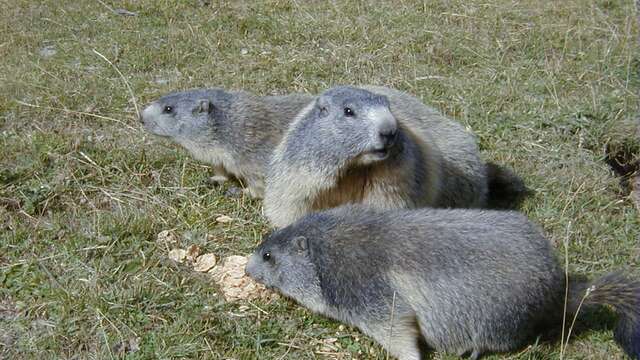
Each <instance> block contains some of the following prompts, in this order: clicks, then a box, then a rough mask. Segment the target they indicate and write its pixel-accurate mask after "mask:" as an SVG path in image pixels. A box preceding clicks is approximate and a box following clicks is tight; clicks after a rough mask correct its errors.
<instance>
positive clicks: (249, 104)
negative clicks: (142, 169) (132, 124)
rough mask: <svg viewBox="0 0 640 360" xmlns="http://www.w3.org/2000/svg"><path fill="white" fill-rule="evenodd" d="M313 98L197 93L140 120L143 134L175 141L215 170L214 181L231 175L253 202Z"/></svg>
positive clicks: (153, 108)
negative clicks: (271, 163)
mask: <svg viewBox="0 0 640 360" xmlns="http://www.w3.org/2000/svg"><path fill="white" fill-rule="evenodd" d="M312 100H313V97H312V96H310V95H304V94H289V95H284V96H256V95H253V94H251V93H248V92H243V91H225V90H222V89H217V88H213V89H198V90H190V91H182V92H176V93H172V94H169V95H166V96H163V97H162V98H160V99H158V100H156V101H154V102H152V103H151V104H150V105H149V106H147V107H146V108H145V109H144V111H143V112H142V113H141V114H140V120H141V122H142V123H143V124H144V126H145V128H146V129H147V130H148V131H150V132H151V133H153V134H156V135H159V136H164V137H168V138H171V139H172V140H173V141H175V142H177V143H178V144H180V145H182V146H183V147H184V148H186V149H187V150H188V151H189V152H190V153H191V155H192V156H193V157H194V158H195V159H196V160H199V161H202V162H205V163H208V164H210V165H212V166H213V170H214V175H215V176H214V177H213V178H212V179H214V180H215V181H216V182H223V181H225V180H226V179H227V175H229V174H230V175H233V176H234V177H236V178H238V179H240V180H241V181H242V183H243V184H244V185H245V187H246V188H245V190H246V191H247V193H248V194H249V195H250V196H252V197H262V194H263V192H264V173H265V170H266V165H267V164H268V161H269V158H270V156H271V153H272V151H273V149H274V148H275V147H276V145H277V144H278V143H279V142H280V139H281V138H282V134H283V132H284V131H285V130H286V129H287V127H288V125H289V122H290V121H291V120H293V118H294V117H295V115H296V114H297V113H298V112H299V111H300V110H301V109H302V108H303V107H304V106H306V105H307V104H308V103H309V102H311V101H312Z"/></svg>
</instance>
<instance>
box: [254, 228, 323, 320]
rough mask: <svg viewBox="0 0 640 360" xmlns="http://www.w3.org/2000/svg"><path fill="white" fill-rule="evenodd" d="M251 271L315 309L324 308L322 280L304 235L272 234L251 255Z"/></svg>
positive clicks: (256, 278)
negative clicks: (273, 235)
mask: <svg viewBox="0 0 640 360" xmlns="http://www.w3.org/2000/svg"><path fill="white" fill-rule="evenodd" d="M245 271H246V273H247V275H249V276H251V277H252V278H253V279H255V280H256V281H258V282H260V283H262V284H264V285H265V286H266V287H269V288H274V289H278V290H279V291H280V292H281V293H283V294H284V295H286V296H288V297H291V298H293V299H296V300H299V299H300V298H301V296H300V295H302V298H303V299H304V300H303V304H304V305H305V306H307V307H309V308H311V309H312V310H314V311H318V312H321V311H323V310H324V302H323V301H322V295H321V292H320V286H319V284H320V280H319V279H318V275H317V273H316V271H315V267H314V266H313V263H311V261H310V259H309V253H308V247H307V239H306V238H304V237H301V236H291V237H289V236H286V235H285V236H275V237H268V238H267V239H266V240H265V241H264V242H263V243H262V244H261V245H260V246H259V247H258V249H256V251H255V252H254V253H253V255H251V257H250V258H249V262H248V263H247V267H246V270H245Z"/></svg>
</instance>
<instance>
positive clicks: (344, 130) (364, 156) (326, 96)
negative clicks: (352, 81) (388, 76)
mask: <svg viewBox="0 0 640 360" xmlns="http://www.w3.org/2000/svg"><path fill="white" fill-rule="evenodd" d="M314 111H315V114H316V116H317V117H318V118H319V119H320V122H321V123H325V124H326V123H329V125H330V127H331V128H332V129H334V131H335V132H336V133H337V134H339V141H336V142H335V143H334V145H333V146H336V147H340V151H341V152H342V154H347V156H349V157H350V159H349V160H351V161H353V162H354V163H356V164H361V165H367V164H371V163H374V162H377V161H381V160H384V159H386V158H387V157H388V156H389V153H390V150H391V149H392V148H393V147H394V145H395V144H396V138H397V132H398V122H397V120H396V118H395V117H394V116H393V114H392V113H391V108H390V105H389V100H388V99H387V97H386V96H384V95H377V94H374V93H372V92H370V91H367V90H364V89H358V88H354V87H349V86H339V87H334V88H331V89H329V90H327V91H326V92H324V93H323V94H322V95H320V96H319V97H318V99H317V100H316V104H315V109H314Z"/></svg>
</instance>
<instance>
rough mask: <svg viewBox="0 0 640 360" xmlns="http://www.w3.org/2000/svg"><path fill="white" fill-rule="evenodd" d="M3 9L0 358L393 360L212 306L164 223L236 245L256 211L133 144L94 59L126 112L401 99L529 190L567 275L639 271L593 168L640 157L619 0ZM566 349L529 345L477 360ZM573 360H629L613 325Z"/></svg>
mask: <svg viewBox="0 0 640 360" xmlns="http://www.w3.org/2000/svg"><path fill="white" fill-rule="evenodd" d="M105 1H106V0H105ZM0 4H1V5H2V9H3V11H2V12H0V56H1V57H2V61H1V62H0V82H1V83H2V86H0V147H1V150H0V154H1V156H0V358H7V359H9V358H35V357H41V358H77V359H84V358H99V359H103V358H118V357H126V358H129V359H138V358H140V359H143V358H178V357H187V358H213V359H218V358H235V359H248V358H262V359H275V358H290V359H298V358H323V357H330V358H351V357H357V358H360V359H363V358H378V359H384V358H386V354H385V353H384V351H382V349H381V348H380V347H379V346H377V345H376V344H374V343H373V342H372V341H370V340H368V339H367V338H366V337H364V336H362V335H361V334H360V333H359V332H358V331H357V330H355V329H352V328H349V327H339V324H337V323H334V322H331V321H329V320H326V319H324V318H322V317H319V316H315V315H312V314H311V313H309V312H308V311H306V310H304V309H302V308H301V307H299V306H297V305H295V304H294V303H292V302H290V301H287V300H280V301H278V302H275V303H272V304H264V303H253V304H247V303H244V304H242V303H241V304H227V303H225V302H224V301H223V300H222V298H221V296H220V295H219V294H218V293H217V291H216V288H215V286H214V284H212V283H211V281H210V280H209V279H208V278H206V277H202V276H199V275H198V274H194V273H192V272H191V271H189V270H187V269H185V268H182V267H180V266H176V265H174V264H173V263H171V261H169V260H167V258H166V254H167V252H166V250H165V249H164V248H162V247H160V246H158V245H157V244H156V242H155V236H156V234H157V233H158V232H160V231H161V230H165V229H175V231H176V232H177V233H178V234H180V235H181V236H182V242H183V243H184V244H192V243H196V244H199V245H200V246H201V247H202V248H203V250H204V251H207V252H214V253H216V254H218V255H221V256H227V255H232V254H245V253H249V252H250V251H251V250H252V248H253V247H254V246H255V245H256V244H257V243H258V242H259V240H260V237H261V235H262V234H264V233H266V232H267V231H268V226H267V224H266V222H265V220H264V219H263V218H262V217H261V216H260V206H261V203H260V202H259V201H252V200H249V199H246V198H242V197H229V196H225V191H226V189H227V187H223V188H216V187H213V186H210V185H207V183H206V179H207V177H208V176H210V175H211V171H210V169H209V168H208V167H207V166H205V165H203V164H200V163H198V162H195V161H194V160H192V159H190V158H189V157H188V156H187V154H186V153H185V152H184V151H183V150H182V149H179V148H177V147H176V146H174V145H172V144H170V143H168V142H165V141H161V140H159V139H156V138H153V137H151V136H150V135H148V134H146V133H145V132H144V131H143V130H142V129H141V127H140V126H139V124H138V123H137V122H136V120H135V116H134V105H133V103H132V102H131V101H130V96H129V95H128V93H127V89H126V87H125V85H124V83H123V81H122V80H121V78H120V77H119V75H118V73H117V72H116V71H115V70H114V69H113V67H111V66H110V65H109V64H108V63H107V62H105V61H104V60H102V59H101V58H100V57H99V56H97V55H96V53H94V52H93V49H95V50H96V51H98V52H100V53H101V54H104V56H106V57H107V58H109V59H110V60H112V61H113V62H115V64H116V65H117V66H118V68H119V69H120V70H121V71H122V72H123V73H124V74H125V76H126V77H127V79H128V81H130V82H131V86H132V88H133V91H134V92H135V94H136V96H137V98H138V101H139V102H140V103H141V104H143V103H145V102H148V101H150V100H152V99H154V98H155V97H157V96H159V95H161V94H164V93H166V92H168V91H172V90H176V89H185V88H192V87H200V86H222V87H225V88H229V89H240V88H242V89H247V90H251V91H254V92H256V93H260V94H271V93H288V92H293V91H305V92H312V93H316V92H318V91H321V90H322V89H325V88H326V87H328V86H331V85H334V84H359V83H373V84H384V85H388V86H392V87H396V88H399V89H403V90H406V91H408V92H411V93H412V94H415V95H416V96H418V97H421V98H423V99H424V100H425V102H428V103H430V104H432V105H434V106H435V107H437V108H439V109H440V110H441V111H443V112H444V113H446V114H448V115H450V116H451V117H453V118H455V119H456V120H458V121H460V122H462V123H463V124H465V125H466V126H468V127H469V128H470V129H472V130H473V131H474V132H475V133H476V134H477V135H478V138H479V141H480V143H481V146H482V149H483V156H484V157H486V158H487V159H492V160H494V161H497V162H500V163H503V164H506V165H510V166H512V167H513V168H514V169H516V171H517V172H518V173H519V174H521V175H522V176H523V177H524V178H525V179H526V181H527V183H528V184H529V186H530V187H531V188H533V189H534V190H535V196H534V197H532V198H531V199H529V200H528V201H527V202H526V203H525V205H524V207H523V210H524V211H525V212H526V213H527V214H528V215H529V216H531V217H532V218H533V219H534V220H535V221H537V222H538V223H540V224H541V225H542V226H543V227H544V228H545V230H546V231H548V233H549V234H550V236H551V237H552V239H553V240H554V241H555V242H556V244H558V246H559V248H560V250H561V252H562V253H563V254H564V247H563V243H565V242H566V243H568V248H567V254H568V261H569V264H570V265H569V266H570V268H571V270H573V271H579V272H585V273H601V272H604V271H606V270H607V269H610V268H617V267H628V268H631V269H637V268H638V265H640V244H639V238H640V220H639V216H638V211H637V210H636V209H635V208H634V206H633V202H632V201H631V199H630V198H629V196H628V193H626V192H624V191H623V190H622V189H621V188H620V187H619V183H618V180H617V179H616V178H615V177H614V176H613V173H612V172H611V171H610V170H609V168H608V167H607V165H606V164H605V162H604V161H603V160H604V158H605V147H606V146H607V144H609V145H610V147H611V148H614V149H623V150H626V151H628V152H635V153H636V154H638V149H639V147H638V142H637V139H636V138H635V137H636V136H637V133H634V132H635V126H636V122H637V119H638V117H637V114H638V90H639V88H640V78H639V75H638V74H639V70H640V58H639V57H638V44H637V37H638V25H637V23H636V18H635V16H636V13H635V9H634V4H633V2H632V1H630V0H626V1H609V0H596V1H586V0H584V1H583V0H566V1H562V2H560V1H521V2H514V1H508V0H494V1H491V2H489V3H487V2H486V1H468V0H465V1H462V0H454V1H435V0H434V1H426V2H424V3H421V2H418V1H383V2H371V3H367V2H360V1H359V2H346V1H344V2H342V1H335V2H322V1H313V2H305V1H275V0H274V1H258V2H248V1H247V2H220V3H219V2H217V1H196V0H190V1H178V0H163V1H150V0H139V1H108V3H107V2H105V3H102V2H101V1H98V0H95V1H94V0H79V1H69V0H64V1H53V0H45V1H39V2H32V1H27V0H12V1H8V0H4V1H2V2H0ZM110 8H112V9H118V8H125V9H127V10H130V11H133V12H136V13H137V16H124V15H117V14H115V13H114V12H112V11H111V10H110ZM27 104H30V105H27ZM90 114H94V115H90ZM97 115H99V116H97ZM220 214H226V215H229V216H232V217H234V218H236V219H237V220H236V221H235V222H232V223H230V224H216V222H215V220H214V219H215V218H216V216H218V215H220ZM563 256H564V255H563ZM479 286H481V285H480V284H479ZM258 308H260V309H261V310H262V311H261V310H259V309H258ZM263 311H264V312H263ZM559 354H560V347H559V345H558V344H538V345H535V346H532V347H530V348H528V349H523V352H521V353H519V354H508V355H501V356H495V357H489V358H496V359H497V358H510V359H555V358H559ZM433 358H434V359H446V358H448V357H446V356H444V355H442V354H434V356H433ZM449 358H450V357H449ZM566 358H570V359H604V358H607V359H609V358H622V354H621V352H620V350H619V349H618V347H617V346H616V345H615V344H614V342H613V340H612V334H611V332H610V331H600V332H594V331H587V332H584V333H582V334H580V335H578V336H577V337H575V338H574V339H573V341H572V342H571V343H570V345H569V347H568V349H567V353H566Z"/></svg>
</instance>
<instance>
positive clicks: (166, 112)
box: [162, 105, 173, 114]
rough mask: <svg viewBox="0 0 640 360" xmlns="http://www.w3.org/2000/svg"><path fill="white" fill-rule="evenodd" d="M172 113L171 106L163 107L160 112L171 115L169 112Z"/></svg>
mask: <svg viewBox="0 0 640 360" xmlns="http://www.w3.org/2000/svg"><path fill="white" fill-rule="evenodd" d="M172 111H173V107H172V106H169V105H167V106H165V107H164V109H162V112H163V113H165V114H171V112H172Z"/></svg>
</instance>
